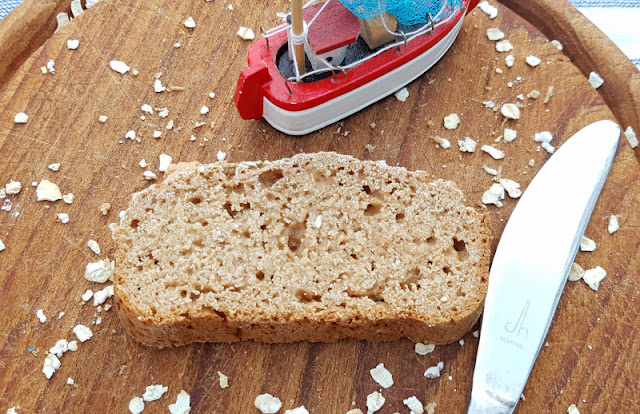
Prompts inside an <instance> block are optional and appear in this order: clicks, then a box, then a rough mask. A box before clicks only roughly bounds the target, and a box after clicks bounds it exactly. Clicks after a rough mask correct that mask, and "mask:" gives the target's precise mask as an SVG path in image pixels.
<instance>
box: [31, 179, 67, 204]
mask: <svg viewBox="0 0 640 414" xmlns="http://www.w3.org/2000/svg"><path fill="white" fill-rule="evenodd" d="M36 199H37V200H38V201H57V200H60V199H62V193H61V192H60V188H59V187H58V186H57V185H56V184H54V183H52V182H51V181H49V180H42V181H40V183H39V184H38V187H36Z"/></svg>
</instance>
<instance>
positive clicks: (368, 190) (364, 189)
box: [362, 185, 371, 194]
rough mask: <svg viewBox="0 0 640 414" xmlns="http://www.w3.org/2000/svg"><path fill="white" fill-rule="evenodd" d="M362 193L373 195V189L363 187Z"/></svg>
mask: <svg viewBox="0 0 640 414" xmlns="http://www.w3.org/2000/svg"><path fill="white" fill-rule="evenodd" d="M362 191H364V192H365V193H367V194H371V187H369V186H368V185H363V186H362Z"/></svg>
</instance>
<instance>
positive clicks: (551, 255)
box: [467, 121, 620, 414]
mask: <svg viewBox="0 0 640 414" xmlns="http://www.w3.org/2000/svg"><path fill="white" fill-rule="evenodd" d="M619 140H620V128H619V127H618V125H616V124H615V123H614V122H612V121H598V122H595V123H593V124H591V125H588V126H587V127H585V128H583V129H581V130H580V131H578V132H577V133H576V134H575V135H574V136H573V137H571V138H570V139H569V140H567V141H566V142H565V143H564V144H563V145H562V146H561V147H560V148H559V149H558V150H557V151H556V152H555V153H554V154H553V155H552V156H551V158H550V159H549V160H548V161H547V162H546V164H545V165H544V166H543V167H542V168H541V169H540V171H539V172H538V174H537V175H536V176H535V177H534V179H533V181H531V184H529V186H528V188H527V189H526V191H525V192H524V194H523V195H522V197H521V199H520V200H519V202H518V204H517V205H516V207H515V209H514V210H513V213H512V214H511V217H510V218H509V221H508V222H507V225H506V226H505V229H504V232H503V234H502V237H501V238H500V242H499V243H498V248H497V250H496V253H495V256H494V259H493V263H492V265H491V270H490V272H489V288H488V292H487V298H486V301H485V306H484V314H483V319H482V327H481V331H480V332H481V334H480V343H479V347H478V355H477V358H476V366H475V370H474V373H473V386H472V390H471V400H470V402H469V406H468V408H467V414H489V413H491V414H504V413H512V412H513V410H514V409H515V407H516V405H517V404H518V401H519V400H520V396H521V395H522V391H523V389H524V386H525V384H526V383H527V379H528V378H529V374H530V373H531V369H532V368H533V364H534V362H535V360H536V358H537V356H538V353H539V352H540V349H541V347H542V344H543V342H544V339H545V337H546V336H547V331H548V330H549V326H550V325H551V320H552V318H553V314H554V313H555V310H556V307H557V305H558V301H559V300H560V296H561V295H562V290H563V288H564V285H565V282H566V280H567V275H568V273H569V270H570V269H571V265H572V263H573V261H574V259H575V256H576V253H577V251H578V246H579V244H580V240H581V239H582V235H583V234H584V231H585V229H586V227H587V223H588V222H589V218H590V217H591V212H592V211H593V208H594V206H595V204H596V200H597V199H598V196H599V194H600V190H602V186H603V185H604V182H605V179H606V178H607V175H608V174H609V170H610V168H611V163H612V162H613V159H614V157H615V154H616V150H617V148H618V142H619Z"/></svg>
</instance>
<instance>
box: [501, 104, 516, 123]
mask: <svg viewBox="0 0 640 414" xmlns="http://www.w3.org/2000/svg"><path fill="white" fill-rule="evenodd" d="M500 113H501V114H502V115H503V116H504V117H505V118H509V119H520V108H518V106H517V105H516V104H512V103H506V104H504V105H502V108H500Z"/></svg>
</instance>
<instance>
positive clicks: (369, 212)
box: [364, 203, 382, 216]
mask: <svg viewBox="0 0 640 414" xmlns="http://www.w3.org/2000/svg"><path fill="white" fill-rule="evenodd" d="M381 209H382V205H381V204H380V203H370V204H368V205H367V208H365V209H364V215H365V216H375V215H376V214H379V213H380V210H381Z"/></svg>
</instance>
